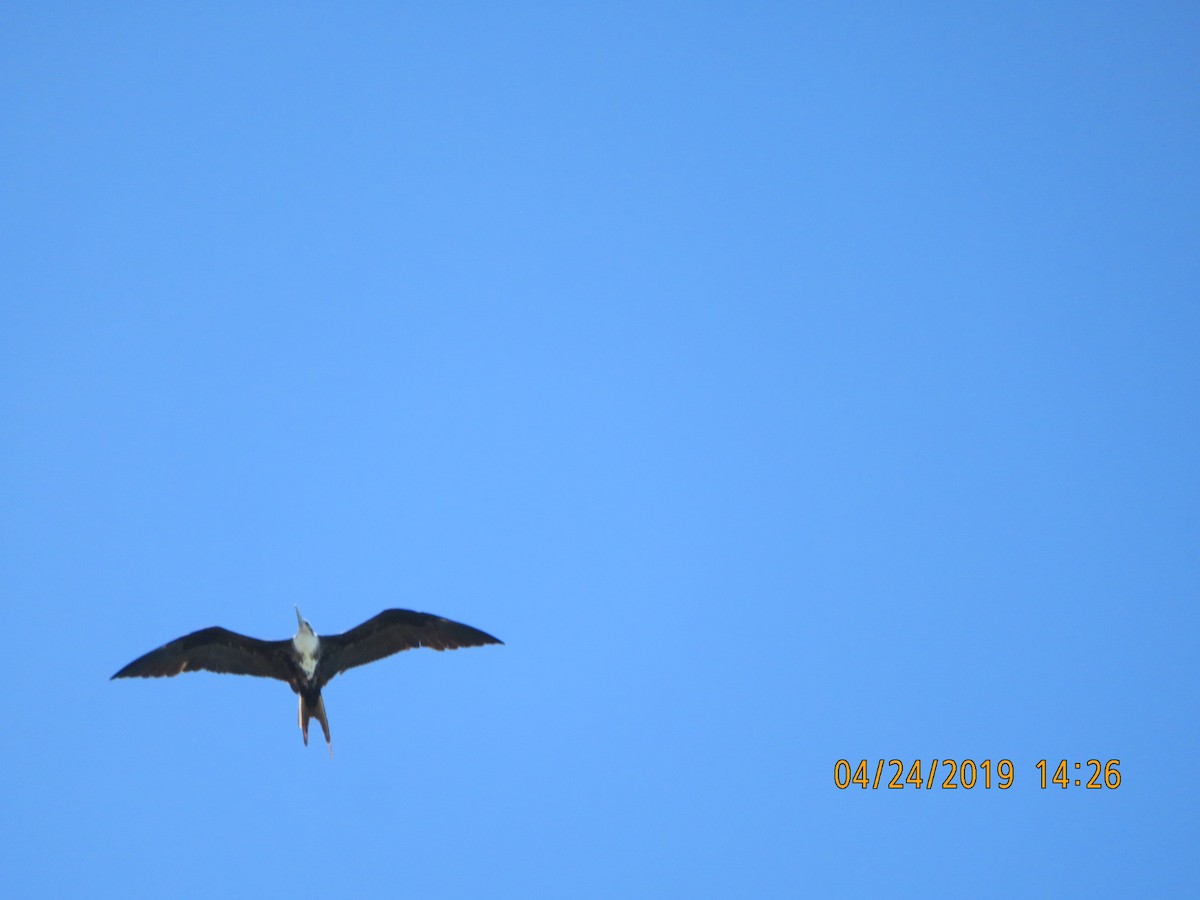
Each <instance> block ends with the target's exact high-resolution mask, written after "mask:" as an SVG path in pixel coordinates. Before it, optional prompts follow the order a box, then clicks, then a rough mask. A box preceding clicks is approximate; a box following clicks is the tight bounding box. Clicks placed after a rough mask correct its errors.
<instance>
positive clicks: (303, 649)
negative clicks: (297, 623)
mask: <svg viewBox="0 0 1200 900" xmlns="http://www.w3.org/2000/svg"><path fill="white" fill-rule="evenodd" d="M292 645H293V646H294V647H295V648H296V653H297V654H299V656H300V668H301V669H302V670H303V672H304V677H305V678H310V679H311V678H312V677H313V673H314V672H316V671H317V659H318V658H319V657H320V655H321V641H320V640H319V639H318V638H317V636H316V635H315V634H313V633H312V632H310V631H304V630H301V631H300V632H299V633H297V635H296V636H295V637H294V638H292Z"/></svg>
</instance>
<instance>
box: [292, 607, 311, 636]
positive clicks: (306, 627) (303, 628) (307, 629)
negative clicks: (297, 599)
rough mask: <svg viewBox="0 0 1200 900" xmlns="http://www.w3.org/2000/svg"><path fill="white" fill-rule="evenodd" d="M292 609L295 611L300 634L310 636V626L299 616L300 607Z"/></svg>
mask: <svg viewBox="0 0 1200 900" xmlns="http://www.w3.org/2000/svg"><path fill="white" fill-rule="evenodd" d="M293 609H295V610H296V621H297V622H298V623H299V625H300V633H301V634H304V633H305V632H307V633H308V634H312V633H313V630H312V626H311V625H309V624H308V623H307V622H305V621H304V616H302V615H300V607H298V606H295V607H293Z"/></svg>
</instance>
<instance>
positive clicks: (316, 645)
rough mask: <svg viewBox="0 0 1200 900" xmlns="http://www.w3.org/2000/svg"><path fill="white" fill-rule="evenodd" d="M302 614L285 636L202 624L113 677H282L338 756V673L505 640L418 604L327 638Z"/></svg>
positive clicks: (304, 725) (304, 720)
mask: <svg viewBox="0 0 1200 900" xmlns="http://www.w3.org/2000/svg"><path fill="white" fill-rule="evenodd" d="M296 621H298V622H299V623H300V628H299V630H298V631H297V632H296V636H295V637H293V638H291V639H290V640H282V641H260V640H259V639H258V638H252V637H246V636H245V635H244V634H238V633H237V632H236V631H229V630H228V629H226V628H221V627H220V626H216V627H213V628H202V629H200V630H199V631H193V632H192V633H191V634H186V635H184V636H183V637H181V638H177V639H176V640H173V641H171V642H170V643H169V644H163V645H162V646H161V647H159V648H158V649H157V650H151V651H150V652H149V653H147V654H146V655H145V656H139V657H138V658H137V659H135V660H134V661H133V662H131V663H130V664H129V665H127V666H126V667H125V668H123V669H122V670H121V671H120V672H118V673H117V674H116V675H114V676H113V678H161V677H163V676H166V677H168V678H171V677H173V676H175V675H178V674H179V673H180V672H194V671H198V670H201V669H206V670H208V671H209V672H223V673H227V674H230V675H258V676H260V677H263V678H278V679H279V680H280V681H286V682H287V683H288V684H289V685H290V686H291V688H292V690H293V691H295V692H296V693H297V694H299V695H300V713H299V721H300V730H301V731H302V732H304V745H305V746H306V747H307V746H308V722H309V720H310V719H316V720H317V721H318V722H320V723H321V730H322V731H323V732H324V733H325V742H326V743H327V744H328V745H329V755H330V756H333V741H332V740H330V737H329V720H328V718H327V717H326V716H325V701H324V699H323V698H322V697H321V688H323V687H325V685H326V684H327V683H328V682H329V679H331V678H332V677H333V676H334V675H337V674H338V673H339V672H345V671H346V670H347V669H353V668H354V667H355V666H362V665H365V664H366V663H369V662H374V661H375V660H377V659H383V658H384V657H385V656H391V655H392V654H393V653H399V652H400V651H401V650H411V649H413V648H414V647H428V648H429V649H431V650H457V649H458V648H459V647H479V646H482V645H484V644H503V643H504V642H503V641H501V640H499V639H498V638H494V637H492V636H491V635H490V634H487V633H485V632H483V631H480V630H479V629H478V628H472V627H471V626H470V625H463V624H462V623H461V622H452V621H450V620H449V619H444V618H442V617H441V616H435V615H432V614H430V613H423V612H413V611H412V610H411V609H385V610H384V611H383V612H381V613H380V614H379V615H377V616H375V617H374V618H372V619H367V621H365V622H363V623H362V624H361V625H359V626H357V627H356V628H351V629H350V630H349V631H347V632H344V633H343V634H330V635H327V636H325V637H317V635H316V632H314V631H313V630H312V626H311V625H309V624H308V623H307V622H306V621H304V617H303V616H301V615H300V609H299V607H297V608H296ZM110 680H112V679H110Z"/></svg>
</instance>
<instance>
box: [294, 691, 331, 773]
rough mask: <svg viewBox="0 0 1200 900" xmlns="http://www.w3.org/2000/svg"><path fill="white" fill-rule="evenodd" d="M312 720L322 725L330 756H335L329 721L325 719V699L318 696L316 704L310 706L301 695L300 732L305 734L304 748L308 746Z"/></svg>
mask: <svg viewBox="0 0 1200 900" xmlns="http://www.w3.org/2000/svg"><path fill="white" fill-rule="evenodd" d="M311 719H316V720H317V721H318V722H320V723H321V730H322V731H323V732H325V743H326V744H328V745H329V755H330V756H331V757H332V756H333V740H332V739H331V738H330V737H329V719H327V718H326V717H325V698H324V697H322V696H321V695H320V694H317V702H316V704H314V705H312V706H310V705H309V703H308V701H307V700H305V699H304V695H303V694H301V695H300V730H301V731H303V732H304V746H305V747H307V746H308V723H309V721H310V720H311Z"/></svg>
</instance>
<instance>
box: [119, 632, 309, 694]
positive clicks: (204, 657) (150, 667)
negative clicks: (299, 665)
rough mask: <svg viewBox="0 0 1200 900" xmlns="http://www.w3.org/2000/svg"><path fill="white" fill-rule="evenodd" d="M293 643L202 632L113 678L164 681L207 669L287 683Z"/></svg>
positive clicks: (140, 659) (139, 660)
mask: <svg viewBox="0 0 1200 900" xmlns="http://www.w3.org/2000/svg"><path fill="white" fill-rule="evenodd" d="M290 644H291V641H260V640H259V639H258V638H252V637H246V636H245V635H244V634H238V633H237V632H235V631H229V630H228V629H226V628H220V627H217V628H203V629H201V630H200V631H194V632H192V633H191V634H187V635H184V636H183V637H181V638H178V639H176V640H173V641H171V643H169V644H163V646H161V647H159V648H158V649H157V650H151V651H150V652H149V653H147V654H146V655H145V656H139V657H138V658H137V659H135V660H134V661H133V662H131V663H130V664H129V665H127V666H126V667H125V668H123V669H122V670H121V671H120V672H118V673H117V674H116V675H114V676H113V678H161V677H163V676H166V677H168V678H169V677H171V676H174V675H178V674H179V673H180V672H194V671H196V670H199V669H205V670H207V671H209V672H223V673H226V674H230V675H257V676H260V677H262V678H279V679H282V680H283V681H288V680H289V679H290V678H291V677H292V674H293V666H292V662H291V657H290V656H289V654H288V646H289V645H290Z"/></svg>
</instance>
